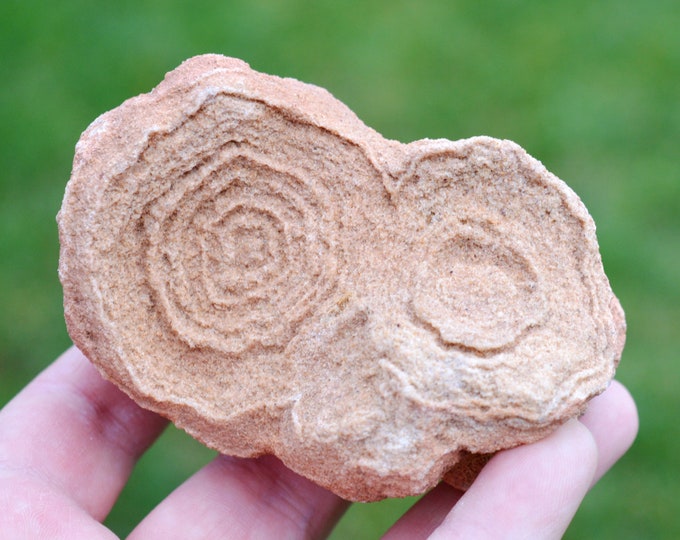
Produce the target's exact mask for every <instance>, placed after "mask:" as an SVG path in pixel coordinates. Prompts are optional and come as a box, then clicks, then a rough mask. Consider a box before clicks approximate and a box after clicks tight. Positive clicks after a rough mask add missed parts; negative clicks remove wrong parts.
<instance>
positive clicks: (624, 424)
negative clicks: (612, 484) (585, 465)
mask: <svg viewBox="0 0 680 540" xmlns="http://www.w3.org/2000/svg"><path fill="white" fill-rule="evenodd" d="M579 421H580V423H581V424H583V425H584V426H585V427H587V428H588V430H589V431H590V432H591V434H592V436H593V438H594V440H595V442H596V444H597V448H598V454H599V462H598V466H597V470H596V472H595V476H594V478H593V483H595V482H597V481H598V480H599V479H600V478H601V477H602V475H604V473H606V472H607V471H608V470H609V469H610V468H611V467H612V466H613V465H614V463H616V461H618V460H619V459H620V458H621V456H623V454H625V453H626V451H627V450H628V449H629V448H630V447H631V445H632V444H633V442H634V441H635V438H636V437H637V433H638V430H639V425H640V423H639V417H638V412H637V406H636V404H635V400H634V399H633V396H632V395H631V393H630V392H629V391H628V389H627V388H626V387H625V386H624V385H622V384H621V383H620V382H618V381H612V383H611V385H610V386H609V388H607V390H606V391H605V392H604V393H602V394H601V395H599V396H597V397H595V398H593V399H592V400H591V402H590V404H589V406H588V410H587V411H586V412H585V414H584V415H583V416H582V417H581V418H580V419H579Z"/></svg>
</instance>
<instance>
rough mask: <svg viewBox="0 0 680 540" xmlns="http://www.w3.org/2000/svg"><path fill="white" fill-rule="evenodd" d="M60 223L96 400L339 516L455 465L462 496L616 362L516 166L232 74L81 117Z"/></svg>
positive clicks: (538, 176)
mask: <svg viewBox="0 0 680 540" xmlns="http://www.w3.org/2000/svg"><path fill="white" fill-rule="evenodd" d="M58 221H59V231H60V240H61V257H60V266H59V272H60V277H61V280H62V283H63V287H64V297H65V302H64V303H65V314H66V321H67V325H68V329H69V332H70V334H71V337H72V338H73V340H74V342H75V343H76V344H77V345H78V346H79V347H80V348H81V349H82V350H83V351H84V352H85V353H86V354H87V355H88V356H89V358H90V359H91V360H92V362H94V363H95V364H96V365H97V366H98V368H99V369H100V370H101V371H102V373H103V374H104V375H105V376H106V377H108V378H109V379H111V380H112V381H114V382H115V383H116V384H118V385H119V386H120V387H121V388H122V389H123V390H124V391H125V392H127V393H128V394H129V395H130V396H132V397H133V398H134V399H135V400H137V401H138V402H139V403H140V404H141V405H143V406H144V407H148V408H149V409H152V410H155V411H157V412H159V413H161V414H163V415H165V416H167V417H168V418H170V419H171V420H172V421H174V422H175V423H176V424H177V425H178V426H180V427H182V428H184V429H185V430H186V431H188V432H189V433H191V434H192V435H193V436H195V437H196V438H198V439H200V440H201V441H203V442H204V443H205V444H207V445H209V446H211V447H213V448H216V449H218V450H219V451H221V452H223V453H226V454H232V455H237V456H256V455H260V454H264V453H273V454H275V455H277V456H278V457H279V458H281V459H282V460H283V461H284V462H285V463H286V464H287V465H288V466H289V467H291V468H292V469H294V470H295V471H297V472H299V473H300V474H302V475H304V476H306V477H308V478H310V479H312V480H314V481H315V482H317V483H319V484H321V485H323V486H325V487H327V488H329V489H331V490H333V491H334V492H336V493H338V494H339V495H341V496H343V497H346V498H348V499H353V500H376V499H380V498H382V497H388V496H405V495H411V494H417V493H421V492H423V491H425V490H427V489H428V488H430V487H432V486H433V485H434V484H436V483H437V482H438V481H439V480H440V479H441V478H442V477H443V476H444V475H445V474H446V473H447V471H450V470H451V469H452V467H454V466H455V464H456V463H458V462H460V463H461V464H462V465H461V467H460V470H461V474H460V478H461V482H469V481H470V479H471V478H472V477H474V471H473V472H472V473H471V472H470V466H471V465H470V464H471V463H472V464H474V462H480V463H483V461H484V456H478V455H479V454H489V453H493V452H496V451H498V450H499V449H503V448H508V447H512V446H516V445H519V444H522V443H528V442H532V441H535V440H537V439H539V438H541V437H544V436H545V435H547V434H548V433H550V432H551V431H552V430H554V429H555V428H556V427H557V426H558V425H560V424H561V423H563V422H564V421H566V420H567V419H569V418H571V417H574V416H576V415H578V414H579V413H580V412H581V411H582V410H583V409H584V407H585V404H586V402H587V401H588V399H590V398H591V397H593V396H594V395H596V394H598V393H600V392H602V391H603V390H604V389H605V387H606V386H607V384H608V382H609V380H610V379H611V377H612V376H613V374H614V370H615V367H616V364H617V362H618V359H619V357H620V354H621V350H622V348H623V343H624V334H625V322H624V317H623V312H622V310H621V308H620V306H619V303H618V301H617V300H616V298H615V297H614V295H613V293H612V291H611V289H610V287H609V283H608V281H607V278H606V277H605V275H604V273H603V269H602V264H601V260H600V256H599V252H598V245H597V241H596V237H595V226H594V224H593V221H592V219H591V218H590V216H589V215H588V213H587V211H586V209H585V207H584V206H583V204H582V203H581V201H580V200H579V199H578V197H577V196H576V195H575V194H574V193H573V192H572V191H571V190H570V189H569V188H568V187H567V186H566V185H565V184H564V183H563V182H562V181H560V180H559V179H557V178H556V177H555V176H553V175H552V174H550V173H549V172H548V171H546V170H545V168H544V167H543V166H542V165H541V164H540V163H539V162H538V161H536V160H535V159H533V158H531V157H530V156H528V155H527V154H526V153H525V152H524V151H523V150H522V149H521V148H520V147H518V146H517V145H516V144H514V143H512V142H509V141H500V140H495V139H491V138H488V137H475V138H472V139H468V140H461V141H455V142H452V141H448V140H421V141H416V142H413V143H410V144H401V143H399V142H396V141H389V140H385V139H384V138H383V137H381V136H380V135H379V134H378V133H376V132H375V131H373V130H371V129H370V128H368V127H366V126H365V125H364V124H363V123H362V122H361V121H360V120H359V119H358V118H357V117H356V116H355V115H354V114H353V113H352V112H351V111H350V110H349V109H347V108H346V107H345V106H344V105H343V104H341V103H340V102H338V101H337V100H335V99H334V98H333V97H332V96H331V95H330V94H329V93H328V92H326V91H325V90H323V89H321V88H318V87H314V86H311V85H307V84H303V83H301V82H298V81H295V80H291V79H281V78H278V77H273V76H269V75H264V74H260V73H257V72H255V71H252V70H251V69H250V68H249V67H248V65H247V64H245V63H244V62H241V61H239V60H235V59H230V58H224V57H221V56H216V55H206V56H201V57H196V58H192V59H190V60H188V61H186V62H185V63H183V64H182V65H181V66H180V67H178V68H177V69H176V70H174V71H173V72H171V73H169V74H168V75H167V76H166V78H165V80H164V81H163V82H162V83H161V84H160V85H159V86H158V87H157V88H156V89H154V90H153V91H152V92H151V93H150V94H146V95H142V96H138V97H136V98H133V99H130V100H128V101H126V102H125V103H124V104H122V105H121V106H120V107H118V108H117V109H115V110H113V111H110V112H108V113H106V114H104V115H102V116H101V117H99V118H98V119H97V120H95V122H93V124H92V125H91V126H90V127H89V128H88V129H87V131H85V133H84V134H83V136H82V138H81V139H80V141H79V143H78V145H77V147H76V156H75V160H74V166H73V173H72V177H71V180H70V182H69V184H68V186H67V189H66V194H65V197H64V202H63V206H62V209H61V211H60V214H59V216H58ZM475 456H478V458H475ZM463 458H465V459H463ZM470 458H472V459H470ZM456 476H457V475H456V469H455V468H454V469H453V473H449V474H448V475H447V478H454V480H455V477H456Z"/></svg>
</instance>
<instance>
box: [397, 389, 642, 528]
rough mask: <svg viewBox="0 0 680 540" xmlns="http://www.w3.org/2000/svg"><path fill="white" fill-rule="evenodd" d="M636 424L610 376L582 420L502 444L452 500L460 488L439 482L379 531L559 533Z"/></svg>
mask: <svg viewBox="0 0 680 540" xmlns="http://www.w3.org/2000/svg"><path fill="white" fill-rule="evenodd" d="M637 429H638V418H637V411H636V408H635V404H634V402H633V399H632V398H631V396H630V394H629V393H628V391H627V390H626V389H625V388H624V387H623V386H622V385H621V384H620V383H618V382H616V381H614V382H613V383H612V384H611V386H610V387H609V389H608V390H607V391H606V392H604V393H603V394H602V395H601V396H598V397H596V398H594V399H593V400H592V401H591V402H590V404H589V408H588V410H587V412H586V414H585V415H584V416H583V417H582V418H581V419H580V422H577V421H575V420H574V421H571V422H569V423H568V424H566V425H565V426H562V428H560V429H559V430H558V431H557V432H556V433H554V434H553V435H552V436H550V437H548V438H547V439H545V440H543V441H539V442H538V443H535V444H532V445H528V446H523V447H519V448H515V449H512V450H507V451H505V452H500V453H499V454H498V455H497V456H496V457H494V458H493V459H492V460H491V462H489V464H488V465H487V467H486V468H485V469H484V470H483V471H482V472H481V473H480V475H479V477H478V479H477V480H476V481H475V483H474V484H473V486H472V487H471V488H470V490H469V491H468V492H467V493H466V494H465V495H464V496H462V498H460V501H459V502H458V503H457V505H456V506H454V504H455V503H456V501H457V500H458V497H459V496H460V495H459V494H457V493H456V492H455V490H452V488H446V487H443V486H438V487H437V488H435V489H434V490H433V491H432V492H431V493H430V494H428V495H426V496H425V497H423V498H422V499H421V500H420V501H418V503H416V504H415V505H414V506H413V508H411V510H409V512H407V513H406V514H405V515H404V516H403V517H402V518H401V519H400V520H399V521H398V522H397V523H396V524H395V526H394V527H393V528H392V529H390V531H389V532H388V534H387V535H386V537H385V538H387V539H389V540H395V539H399V538H409V539H418V538H426V537H427V536H428V533H429V532H430V531H431V530H433V529H435V528H436V526H437V525H439V523H441V526H440V527H439V528H438V529H436V531H435V532H434V533H433V534H432V536H431V538H435V539H436V538H447V539H453V538H482V539H483V538H541V539H543V538H560V537H561V536H562V534H563V532H564V531H565V530H566V528H567V526H568V525H569V522H570V521H571V519H572V517H573V514H574V512H575V511H576V509H577V507H578V505H579V504H580V502H581V500H582V498H583V496H584V495H585V493H586V492H587V490H588V489H589V487H590V486H592V484H593V483H594V482H595V481H597V479H599V478H600V477H601V476H602V475H603V474H604V473H605V472H606V471H607V470H608V469H609V468H610V467H611V466H612V465H613V464H614V463H615V462H616V460H618V459H619V458H620V457H621V456H622V455H623V454H624V453H625V451H626V450H627V449H628V448H629V447H630V445H631V444H632V442H633V440H634V438H635V435H636V433H637ZM433 503H434V504H433ZM447 505H448V506H447ZM451 508H453V509H452V510H451ZM449 510H450V512H449Z"/></svg>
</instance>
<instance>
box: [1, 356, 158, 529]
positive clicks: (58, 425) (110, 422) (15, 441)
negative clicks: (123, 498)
mask: <svg viewBox="0 0 680 540" xmlns="http://www.w3.org/2000/svg"><path fill="white" fill-rule="evenodd" d="M166 423H167V422H166V420H164V419H163V418H161V417H160V416H158V415H157V414H155V413H152V412H150V411H147V410H144V409H142V408H141V407H139V406H138V405H137V404H136V403H135V402H134V401H132V400H131V399H130V398H129V397H128V396H127V395H125V394H124V393H123V392H122V391H120V390H119V389H118V388H117V387H116V386H115V385H113V384H112V383H110V382H108V381H105V380H104V379H103V378H102V377H101V376H100V375H99V373H98V372H97V370H96V369H95V368H94V367H93V366H92V364H90V362H89V361H88V360H87V359H86V358H85V356H83V354H82V353H81V352H80V351H79V350H78V349H76V348H75V347H72V348H70V349H68V350H67V351H66V352H65V353H64V354H63V355H62V356H61V357H59V358H58V359H57V360H56V361H55V362H54V363H53V364H52V365H51V366H49V367H48V368H47V369H46V370H45V371H44V372H43V373H41V374H40V375H39V376H38V377H36V379H35V380H33V381H32V382H31V383H30V384H29V385H28V386H27V387H26V388H25V389H24V390H23V391H22V392H21V393H19V394H18V395H17V396H16V397H15V398H14V399H13V400H12V401H10V402H9V403H8V404H7V405H6V406H5V408H4V409H2V411H0V473H3V476H5V477H8V476H9V477H11V478H16V479H19V478H22V477H27V476H28V477H32V478H34V479H37V481H38V483H44V484H45V485H46V486H48V487H49V488H50V489H52V490H58V491H59V492H61V493H62V494H63V495H64V497H67V498H70V499H72V500H73V501H74V502H75V503H76V504H77V505H78V506H79V507H81V508H82V509H84V510H85V511H86V512H87V513H88V514H90V515H91V516H92V517H93V518H94V519H96V520H103V519H104V518H105V517H106V515H107V514H108V512H109V511H110V509H111V507H112V506H113V503H114V502H115V500H116V498H117V497H118V494H119V492H120V490H121V489H122V487H123V486H124V485H125V482H126V481H127V478H128V476H129V474H130V472H131V470H132V467H133V466H134V464H135V462H136V461H137V459H138V458H139V456H140V455H141V454H142V453H143V452H144V451H145V450H146V449H147V448H148V446H149V445H150V444H151V443H152V442H153V441H154V440H155V439H156V438H157V437H158V435H159V434H160V433H161V432H162V430H163V428H164V427H165V425H166Z"/></svg>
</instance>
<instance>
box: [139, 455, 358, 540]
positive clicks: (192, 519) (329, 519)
mask: <svg viewBox="0 0 680 540" xmlns="http://www.w3.org/2000/svg"><path fill="white" fill-rule="evenodd" d="M347 504H348V503H347V502H346V501H343V500H342V499H340V498H339V497H337V496H336V495H333V494H332V493H330V492H329V491H326V490H325V489H323V488H320V487H319V486H317V485H315V484H313V483H312V482H310V481H309V480H307V479H305V478H302V477H301V476H298V475H297V474H295V473H294V472H292V471H291V470H290V469H288V468H286V467H285V466H284V465H283V463H281V462H280V461H279V460H278V459H276V458H274V457H272V456H263V457H261V458H257V459H241V458H231V457H226V456H220V457H218V458H216V459H215V460H214V461H213V462H212V463H210V464H208V465H207V466H206V467H204V468H203V469H202V470H200V471H199V472H198V473H196V474H195V475H194V476H193V477H192V478H190V479H189V480H187V481H186V482H185V483H184V484H182V485H181V486H180V487H179V488H177V489H176V490H175V491H174V492H173V493H172V494H170V496H169V497H168V498H166V499H165V500H164V501H163V502H162V503H161V504H159V505H158V506H157V507H156V508H155V509H154V510H153V512H151V514H149V515H148V516H147V517H146V518H145V519H144V521H142V522H141V523H140V524H139V526H138V527H137V528H136V529H135V530H134V531H133V532H132V534H131V535H130V536H129V537H128V540H155V539H158V540H161V539H162V540H174V539H178V540H179V539H181V540H198V539H213V538H231V539H239V538H277V539H279V538H280V539H287V538H290V539H301V538H305V539H313V538H325V537H326V535H327V534H328V533H329V532H330V529H331V528H332V527H333V525H334V524H335V523H336V522H337V520H338V519H339V518H340V516H341V515H342V513H343V512H344V510H345V508H346V507H347Z"/></svg>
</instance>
